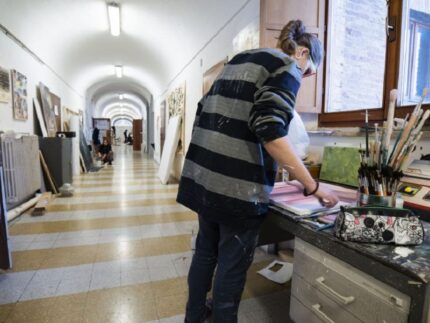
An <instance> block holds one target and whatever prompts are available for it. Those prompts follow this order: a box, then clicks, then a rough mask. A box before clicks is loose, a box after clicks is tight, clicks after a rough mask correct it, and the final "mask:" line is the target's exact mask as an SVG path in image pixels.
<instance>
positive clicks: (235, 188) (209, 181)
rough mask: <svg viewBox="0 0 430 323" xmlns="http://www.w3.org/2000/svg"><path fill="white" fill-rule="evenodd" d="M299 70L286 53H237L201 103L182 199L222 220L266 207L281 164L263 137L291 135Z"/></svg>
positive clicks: (250, 214)
mask: <svg viewBox="0 0 430 323" xmlns="http://www.w3.org/2000/svg"><path fill="white" fill-rule="evenodd" d="M301 77H302V76H301V71H300V69H299V68H298V66H297V65H296V64H295V63H294V61H293V60H292V59H291V58H290V57H289V56H288V55H286V54H284V53H282V52H281V51H279V50H275V49H257V50H251V51H246V52H243V53H240V54H238V55H236V56H235V57H234V58H233V59H232V60H231V61H230V62H229V63H228V64H227V65H226V66H225V68H224V70H223V71H222V72H221V74H220V75H219V76H218V78H217V80H216V81H215V82H214V84H213V86H212V88H211V89H210V91H209V93H208V94H207V95H206V96H205V97H204V98H203V99H202V100H201V101H200V102H199V105H198V108H197V114H196V120H195V123H194V129H193V135H192V138H191V144H190V146H189V149H188V152H187V156H186V160H185V164H184V168H183V171H182V177H181V182H180V185H179V193H178V198H177V200H178V202H179V203H181V204H183V205H185V206H187V207H189V208H190V209H192V210H194V211H195V212H197V213H201V214H206V215H208V216H212V217H215V218H218V219H220V220H221V219H223V220H229V219H231V220H237V219H244V218H252V217H256V216H259V215H261V214H264V213H266V212H267V206H268V201H269V194H270V192H271V190H272V188H273V185H274V180H275V175H276V163H275V161H274V160H273V159H272V158H271V157H270V156H269V154H268V153H267V152H266V151H265V149H264V147H263V144H264V143H266V142H269V141H272V140H275V139H277V138H280V137H283V136H286V135H287V134H288V126H289V124H290V121H291V119H292V117H293V109H294V105H295V100H296V95H297V92H298V90H299V87H300V82H301Z"/></svg>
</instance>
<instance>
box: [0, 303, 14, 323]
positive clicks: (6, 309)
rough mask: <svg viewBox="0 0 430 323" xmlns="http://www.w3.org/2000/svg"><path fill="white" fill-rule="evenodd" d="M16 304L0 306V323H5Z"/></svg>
mask: <svg viewBox="0 0 430 323" xmlns="http://www.w3.org/2000/svg"><path fill="white" fill-rule="evenodd" d="M14 307H15V304H6V305H0V322H5V321H6V319H7V318H8V317H9V315H10V314H11V313H12V311H13V309H14Z"/></svg>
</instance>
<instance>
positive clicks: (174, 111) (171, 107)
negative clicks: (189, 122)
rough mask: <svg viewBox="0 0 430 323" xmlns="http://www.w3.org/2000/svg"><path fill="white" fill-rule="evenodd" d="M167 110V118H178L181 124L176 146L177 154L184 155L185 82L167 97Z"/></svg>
mask: <svg viewBox="0 0 430 323" xmlns="http://www.w3.org/2000/svg"><path fill="white" fill-rule="evenodd" d="M167 109H168V116H169V118H168V119H170V118H172V117H174V116H180V117H181V120H182V124H181V136H180V140H179V145H178V151H177V153H179V154H184V151H185V147H184V143H185V82H184V83H182V84H181V85H179V86H178V87H177V88H175V89H174V90H173V91H172V92H170V94H169V95H168V97H167Z"/></svg>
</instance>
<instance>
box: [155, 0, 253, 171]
mask: <svg viewBox="0 0 430 323" xmlns="http://www.w3.org/2000/svg"><path fill="white" fill-rule="evenodd" d="M230 18H231V16H226V17H225V22H226V23H227V21H228V20H229V19H230ZM259 20H260V1H259V0H251V1H250V2H249V3H248V4H247V5H246V6H245V7H244V8H243V9H242V10H241V11H240V13H239V14H238V15H237V16H235V17H234V18H233V19H232V20H231V21H230V22H228V24H227V25H226V26H225V28H224V29H223V30H221V31H220V32H219V33H218V34H217V35H216V36H215V37H214V38H213V39H212V40H211V41H210V43H208V44H207V46H206V47H205V48H204V49H203V51H202V52H201V53H200V54H199V55H198V56H196V57H195V59H194V60H193V61H192V62H191V64H189V65H188V67H187V68H186V69H185V70H184V71H183V72H182V73H181V74H180V75H179V76H178V77H177V78H176V79H175V80H174V82H173V83H172V84H171V85H170V86H168V87H166V89H165V92H164V95H162V96H160V97H159V98H158V99H156V100H155V105H154V110H155V116H154V120H155V121H154V124H155V123H156V120H157V117H158V115H159V112H160V103H161V102H162V100H163V99H165V98H166V96H167V95H168V93H170V91H172V90H173V89H175V88H176V87H177V86H178V85H179V84H181V83H182V82H184V81H185V83H186V102H185V147H188V146H189V144H190V140H191V131H192V126H193V123H194V118H195V113H196V110H197V103H198V101H199V100H200V99H201V97H202V84H203V73H204V72H205V71H207V70H208V69H209V68H210V67H212V66H213V65H215V64H216V63H218V62H219V61H221V60H223V59H225V58H226V57H227V56H228V57H229V58H231V57H232V54H233V52H234V49H233V39H234V38H235V36H236V35H237V34H238V33H239V32H240V31H241V30H242V29H244V28H245V27H247V26H248V25H249V24H251V23H256V24H258V23H259ZM220 25H222V22H220ZM196 28H198V27H196ZM159 138H160V135H159V133H158V131H157V130H155V146H156V151H155V155H154V158H155V160H156V161H159V158H160V140H159ZM183 162H184V156H182V155H177V156H176V159H175V167H174V171H173V175H174V176H175V177H176V178H178V177H179V176H180V173H181V170H182V165H183Z"/></svg>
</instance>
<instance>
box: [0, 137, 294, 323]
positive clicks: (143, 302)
mask: <svg viewBox="0 0 430 323" xmlns="http://www.w3.org/2000/svg"><path fill="white" fill-rule="evenodd" d="M114 148H116V151H115V153H116V160H115V161H114V165H113V166H105V167H104V168H103V169H101V170H100V171H99V172H97V173H90V174H83V175H81V176H79V177H78V178H76V179H75V180H74V187H75V189H76V191H75V194H74V196H73V197H69V198H56V199H55V200H54V201H53V202H51V204H50V205H49V208H48V211H47V213H46V214H45V215H44V216H41V217H32V216H30V215H29V214H28V213H27V214H25V215H23V216H21V217H20V218H18V220H17V221H15V222H14V223H13V224H11V225H10V227H9V230H10V231H9V233H10V235H11V244H12V248H13V254H12V257H13V270H12V271H11V272H8V273H5V274H2V275H0V322H62V323H65V322H147V321H151V322H183V312H184V308H185V303H186V298H187V284H186V275H187V272H188V268H189V264H190V261H191V243H190V241H191V234H192V231H193V230H194V231H195V230H197V221H196V216H195V214H194V213H192V212H190V211H189V210H187V209H186V208H184V207H182V206H180V205H179V204H177V203H176V202H175V198H176V192H177V184H171V185H167V186H165V185H161V184H160V181H159V179H158V178H157V165H156V163H154V162H153V161H151V160H149V159H145V158H142V155H141V153H140V152H139V153H135V152H133V151H132V150H131V149H132V148H131V147H130V146H125V145H121V146H116V147H114ZM270 261H271V257H270V256H267V255H266V254H265V253H264V252H262V251H261V250H259V249H257V251H256V257H255V260H254V264H253V265H252V267H251V269H250V270H249V273H248V281H247V285H246V288H245V291H244V294H243V302H242V304H241V307H240V314H239V321H240V322H247V323H248V322H259V323H261V322H286V320H288V319H287V318H286V315H287V314H286V313H288V309H286V308H288V304H289V289H287V288H286V287H284V286H280V285H277V284H275V283H272V282H270V281H268V280H266V279H265V278H263V277H261V276H259V275H257V274H256V271H257V270H258V269H260V268H262V267H264V266H265V265H267V264H268V263H269V262H270Z"/></svg>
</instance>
